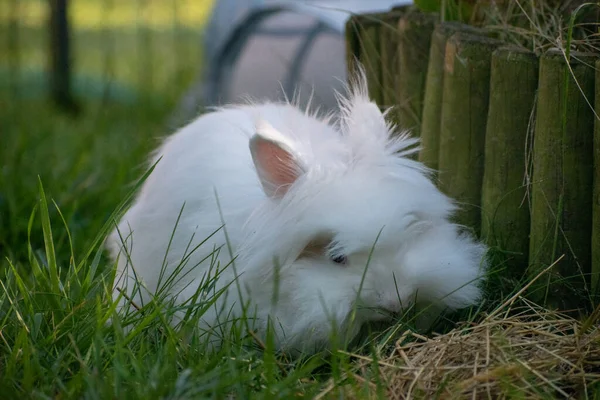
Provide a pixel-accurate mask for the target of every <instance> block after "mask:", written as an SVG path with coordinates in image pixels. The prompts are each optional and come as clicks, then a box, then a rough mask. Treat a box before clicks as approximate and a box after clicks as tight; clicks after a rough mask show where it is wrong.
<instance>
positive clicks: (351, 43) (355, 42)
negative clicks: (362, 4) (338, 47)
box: [345, 15, 361, 75]
mask: <svg viewBox="0 0 600 400" xmlns="http://www.w3.org/2000/svg"><path fill="white" fill-rule="evenodd" d="M359 23H360V15H353V16H351V17H350V18H348V21H346V28H345V36H346V38H345V39H346V70H347V71H348V75H351V74H353V73H354V72H355V71H356V69H357V65H356V63H357V62H360V57H361V54H360V45H359V44H360V40H359V37H358V36H359V35H360V29H359Z"/></svg>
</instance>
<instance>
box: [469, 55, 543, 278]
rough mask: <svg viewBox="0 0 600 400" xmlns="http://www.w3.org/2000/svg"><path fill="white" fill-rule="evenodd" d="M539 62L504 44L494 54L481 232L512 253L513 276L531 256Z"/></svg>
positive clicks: (510, 256)
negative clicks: (531, 187)
mask: <svg viewBox="0 0 600 400" xmlns="http://www.w3.org/2000/svg"><path fill="white" fill-rule="evenodd" d="M538 70H539V61H538V57H537V56H536V55H535V54H533V53H531V52H528V51H525V50H520V49H515V48H512V47H502V48H499V49H497V50H496V51H494V53H493V54H492V64H491V78H490V102H489V110H488V118H487V127H486V134H485V153H484V174H483V183H482V188H481V234H482V236H483V237H484V238H485V239H486V241H487V243H488V244H490V245H492V246H497V247H498V248H499V249H500V250H501V251H502V253H503V254H505V255H506V256H507V259H506V261H507V266H508V267H509V268H510V272H511V275H512V276H515V277H518V276H519V275H520V274H522V273H523V272H525V269H526V266H527V258H528V256H529V225H530V202H529V197H528V190H527V189H528V187H527V183H528V181H529V179H530V177H531V176H530V175H531V165H530V164H531V159H530V158H531V145H532V144H533V140H532V139H533V125H534V124H533V122H534V113H533V112H534V109H535V98H536V92H537V82H538Z"/></svg>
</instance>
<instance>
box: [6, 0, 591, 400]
mask: <svg viewBox="0 0 600 400" xmlns="http://www.w3.org/2000/svg"><path fill="white" fill-rule="evenodd" d="M72 3H73V8H72V10H71V11H72V14H71V16H72V20H73V24H74V28H75V31H74V66H75V74H76V76H75V80H74V92H75V95H76V97H77V99H78V101H79V103H80V105H81V112H80V113H79V114H78V115H76V116H72V115H68V114H64V113H62V112H61V111H59V110H57V109H56V108H55V107H53V106H52V104H50V103H49V102H48V100H47V98H46V93H45V75H44V72H43V71H44V62H45V60H46V55H45V47H44V46H45V43H46V42H45V40H46V38H45V36H44V27H43V21H44V15H45V14H44V12H45V9H44V5H45V2H43V1H33V0H27V1H20V0H15V1H8V2H5V4H4V5H3V6H2V7H3V8H1V10H2V14H1V19H0V37H2V38H3V39H4V38H8V36H9V35H11V37H12V38H13V39H7V40H6V41H3V42H2V43H3V44H2V46H5V45H6V46H8V47H7V48H6V49H4V48H2V51H3V54H6V57H2V58H0V255H1V258H0V393H1V396H0V397H2V398H7V399H12V398H36V399H38V398H39V399H47V398H57V399H70V398H90V399H95V398H97V399H107V398H114V399H137V398H139V399H153V398H168V399H188V398H190V399H191V398H205V397H210V398H283V399H288V398H296V397H298V398H404V397H402V396H404V395H401V393H409V397H410V395H412V396H416V397H422V398H432V397H435V396H434V395H432V394H431V393H437V395H438V396H441V398H444V397H443V395H441V393H443V392H442V389H444V388H446V387H447V386H448V385H452V384H453V383H452V382H449V381H448V379H455V380H456V382H455V383H456V387H457V390H465V387H467V389H468V388H470V386H469V385H474V384H475V383H477V382H475V383H474V381H470V380H469V379H475V381H476V380H477V379H481V380H485V379H488V380H489V381H490V382H492V381H493V382H495V383H494V384H495V385H496V386H493V388H494V390H496V389H498V388H500V389H501V390H500V389H498V390H500V391H501V392H502V393H504V396H505V397H507V398H552V397H560V396H563V394H567V395H568V394H569V393H582V390H581V387H580V386H578V385H581V384H583V385H586V384H588V383H589V382H594V384H595V385H597V382H598V380H599V379H600V375H599V374H598V364H597V360H598V357H600V355H598V354H597V352H598V348H600V346H598V340H599V339H598V337H599V334H598V328H597V327H594V326H596V325H597V324H596V319H595V318H597V317H598V315H594V316H592V317H591V318H590V319H588V320H585V321H583V322H582V321H577V320H574V319H571V318H570V317H567V316H562V315H558V314H555V313H551V312H549V311H547V310H543V309H540V308H539V307H537V306H535V305H533V304H531V303H529V302H527V301H526V300H523V299H521V298H520V296H519V294H520V292H519V291H520V288H521V287H522V282H512V281H511V282H506V281H504V280H502V278H501V274H499V275H498V276H499V278H498V279H495V280H493V282H492V283H491V284H490V287H488V293H491V294H490V295H489V296H488V298H487V299H486V301H485V302H484V303H483V304H482V306H481V308H480V309H479V310H465V311H464V312H462V313H459V314H458V315H454V316H452V317H453V319H454V320H458V319H460V320H462V321H465V322H464V324H463V325H461V327H459V328H458V330H454V331H453V330H452V328H454V324H452V323H449V322H450V321H448V320H444V321H441V322H440V324H438V325H437V326H436V328H437V330H438V331H441V332H443V333H445V335H443V336H436V339H435V340H437V342H429V341H427V340H426V338H424V337H423V336H421V333H426V334H428V333H429V332H418V331H417V330H416V328H414V326H413V324H412V323H411V321H410V316H407V317H406V318H405V319H404V320H403V321H399V322H397V323H396V324H395V325H394V326H391V327H386V328H385V329H381V328H380V329H376V328H378V327H372V328H374V329H373V331H372V332H371V331H370V329H365V332H364V335H363V337H364V338H363V339H362V340H361V341H360V342H359V343H357V344H356V346H355V347H354V348H353V349H352V352H347V351H341V350H340V351H336V350H333V351H331V352H327V353H321V354H317V355H315V356H312V357H304V358H301V359H297V360H291V359H288V358H287V357H286V356H285V355H275V354H274V352H273V351H272V349H271V343H269V342H267V343H260V342H257V341H256V340H255V339H254V338H252V337H249V338H244V339H241V340H239V341H232V342H225V345H224V347H223V348H222V349H220V350H219V351H217V352H216V353H208V352H206V351H205V350H206V344H205V342H204V340H203V338H202V336H201V335H200V333H199V332H197V331H196V330H194V329H182V330H175V329H173V328H172V327H171V326H170V325H169V324H168V323H166V322H165V320H164V318H161V314H160V311H161V307H162V306H167V305H164V304H154V305H151V306H150V307H148V308H147V309H145V310H144V312H141V313H139V315H137V316H134V317H133V318H134V319H135V321H134V322H133V326H134V328H133V329H132V330H130V331H125V330H124V329H122V323H121V322H123V323H125V322H126V321H121V322H120V321H118V320H115V321H116V322H115V323H114V324H113V325H109V324H107V322H108V320H109V319H111V318H112V319H113V320H114V317H115V314H114V312H115V310H114V305H113V303H112V301H111V298H110V293H111V290H110V289H111V282H112V271H113V268H112V267H113V266H112V264H111V263H110V262H109V261H108V259H107V258H106V255H105V254H104V253H103V250H102V247H101V241H102V240H103V238H104V235H105V234H106V232H107V229H108V228H110V225H109V224H108V223H109V221H110V217H111V215H113V213H114V212H115V211H116V210H118V209H119V207H120V205H121V204H122V203H123V202H124V201H126V200H127V198H128V196H129V194H130V193H131V191H132V190H133V189H135V183H136V181H137V180H138V179H139V178H140V177H141V176H142V175H143V173H144V172H145V167H146V165H145V161H146V157H147V154H148V152H149V151H151V150H152V149H154V148H155V147H156V144H157V141H158V139H159V138H160V137H161V136H164V135H166V134H168V133H169V129H168V128H167V125H168V121H169V117H170V116H171V115H172V112H173V111H174V110H175V107H176V105H177V102H178V100H179V99H180V96H181V95H182V93H183V92H184V91H185V89H187V88H188V87H189V85H190V84H191V83H192V80H193V79H194V77H195V76H196V74H197V72H198V70H199V68H200V66H201V65H200V64H201V48H200V43H201V35H200V34H201V26H202V24H203V22H204V19H205V18H206V15H207V10H208V9H209V6H210V2H206V1H204V2H203V1H192V0H185V1H183V0H182V1H178V2H175V1H162V2H154V3H152V4H153V6H152V7H149V8H145V9H144V12H139V10H140V9H141V8H138V7H141V6H142V4H143V3H145V2H142V1H139V2H134V1H128V2H117V1H114V0H113V1H111V0H106V1H101V0H87V1H84V0H78V1H73V2H72ZM16 4H19V6H18V7H19V9H18V13H19V15H21V19H20V21H21V24H20V28H19V31H18V35H16V36H15V35H14V33H15V31H13V30H10V28H9V24H8V23H7V21H8V18H9V16H10V15H11V13H12V12H15V9H12V11H11V8H10V7H11V6H12V7H16V6H15V5H16ZM174 4H175V5H177V7H174V6H173V5H174ZM131 21H136V23H135V24H131ZM174 21H175V22H177V23H174ZM14 38H16V39H14ZM10 40H16V43H17V44H18V47H16V48H15V47H10ZM15 49H16V50H15ZM149 66H151V68H150V67H149ZM15 71H18V74H15ZM501 267H502V266H501V265H498V266H495V270H501ZM506 288H508V289H506ZM509 310H512V311H514V312H512V313H509V312H508V311H509ZM540 321H543V322H544V323H543V326H542V325H540ZM475 322H479V324H475ZM515 327H516V328H515ZM368 328H371V327H368ZM517 328H518V329H517ZM519 329H520V330H519ZM574 332H575V333H576V334H577V335H575V336H574ZM490 338H491V339H490ZM523 338H532V340H529V341H527V340H523ZM549 338H551V339H552V341H551V345H549V347H548V349H550V350H548V351H550V352H551V355H550V356H548V357H546V358H543V357H540V358H539V359H537V360H538V361H539V360H542V361H539V362H536V360H534V358H535V357H537V354H538V353H539V351H538V350H536V349H537V348H534V347H532V344H531V343H532V342H534V343H533V344H534V345H535V344H537V343H542V342H543V341H544V340H548V341H550V339H549ZM575 339H577V340H575ZM486 343H487V347H486ZM490 343H491V345H490ZM549 343H550V342H549ZM436 346H437V347H436ZM463 346H464V347H463ZM490 346H491V347H492V348H493V350H492V353H493V356H492V357H490V353H489V351H490V350H489V349H490ZM586 346H587V347H586ZM457 349H459V350H457ZM486 351H487V353H486ZM441 354H448V355H449V356H448V357H449V358H448V359H446V360H443V361H440V363H447V364H448V365H450V366H451V369H449V370H448V371H450V370H451V373H450V374H446V372H444V371H446V370H444V369H443V368H441V369H439V370H438V371H437V373H432V372H431V371H429V372H427V374H424V375H423V377H424V378H423V377H422V378H423V379H425V378H426V379H428V380H427V382H428V383H427V384H426V385H425V386H426V387H428V388H429V389H431V388H433V389H431V391H427V390H425V389H424V387H425V386H420V385H416V384H415V382H416V381H417V379H419V376H420V374H422V372H423V371H424V367H423V366H424V365H426V363H425V361H427V360H433V359H436V360H437V358H436V357H438V356H439V357H441ZM486 354H487V356H488V364H489V365H490V366H491V367H490V368H489V370H488V372H487V373H486V374H483V375H481V374H480V375H477V371H475V372H474V371H473V367H472V365H479V364H478V362H479V361H478V360H483V359H484V358H485V355H486ZM450 355H451V356H452V357H450ZM480 357H481V358H480ZM403 360H404V361H406V360H409V361H406V362H404V361H403ZM515 360H516V361H515ZM590 360H591V361H590ZM510 363H512V364H510ZM519 363H520V364H519ZM488 364H486V365H488ZM508 364H510V365H518V367H515V368H513V369H510V368H505V369H502V366H503V365H508ZM446 366H447V365H446ZM492 367H493V368H492ZM452 368H453V369H452ZM543 368H547V369H548V370H549V371H550V372H549V373H548V374H550V375H548V374H546V373H545V372H544V373H543V374H542V373H540V372H539V371H545V369H543ZM569 368H570V369H569ZM419 371H420V372H419ZM552 374H553V375H552ZM584 374H590V376H592V377H591V378H590V380H589V381H586V380H584V379H583V376H584ZM594 374H595V375H594ZM425 375H427V376H426V377H425ZM473 376H477V377H478V378H472V377H473ZM482 376H483V377H482ZM540 376H542V378H540ZM479 383H480V382H479ZM427 385H429V386H427ZM461 385H462V386H461ZM465 385H466V386H465ZM559 386H560V388H559V389H558V390H557V389H556V388H557V387H559ZM489 387H490V388H491V387H492V386H491V384H490V386H489ZM418 388H420V389H418ZM586 389H588V390H589V389H593V388H591V387H590V388H586ZM488 390H490V391H491V390H492V389H488ZM592 392H593V391H592V390H589V393H592ZM396 393H397V397H396V395H395V394H396ZM490 393H491V392H490ZM494 393H497V392H494ZM598 393H600V392H596V395H598ZM479 394H480V395H481V396H486V395H485V391H484V392H479ZM469 396H470V394H469ZM563 397H564V396H563Z"/></svg>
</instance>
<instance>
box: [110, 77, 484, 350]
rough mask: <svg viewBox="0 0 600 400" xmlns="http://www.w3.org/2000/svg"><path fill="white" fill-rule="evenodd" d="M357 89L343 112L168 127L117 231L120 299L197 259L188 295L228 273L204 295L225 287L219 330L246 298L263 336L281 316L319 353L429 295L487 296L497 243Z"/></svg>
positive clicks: (279, 330)
mask: <svg viewBox="0 0 600 400" xmlns="http://www.w3.org/2000/svg"><path fill="white" fill-rule="evenodd" d="M349 93H350V94H349V95H348V96H347V97H342V96H339V98H340V112H339V115H337V116H335V118H334V117H329V118H318V117H316V116H315V115H312V114H310V113H309V112H305V111H301V110H299V109H298V108H297V107H296V106H294V105H293V104H289V103H284V104H272V103H266V104H251V105H244V106H232V107H226V108H222V109H218V110H216V111H214V112H211V113H208V114H205V115H202V116H200V117H199V118H198V119H196V120H195V121H193V122H191V123H190V124H189V125H187V126H185V127H184V128H182V129H180V130H179V131H178V132H176V133H175V134H174V135H172V136H170V137H169V138H167V139H166V140H165V141H164V143H163V144H162V146H160V148H159V149H158V151H157V152H156V153H155V154H154V156H153V158H152V163H153V164H154V163H156V162H157V161H158V163H157V164H156V168H155V170H154V171H153V172H152V173H151V174H150V176H149V177H148V179H147V180H146V182H145V183H144V184H143V186H142V187H141V189H140V192H139V194H138V196H137V198H136V200H135V202H134V204H133V205H132V207H131V208H130V209H129V210H128V212H127V213H126V214H125V215H124V217H123V219H122V220H121V221H120V223H119V224H118V228H117V229H116V230H115V231H114V232H113V233H112V234H111V235H110V236H109V238H108V247H109V249H110V252H111V255H112V257H113V258H114V259H117V258H118V272H119V273H123V272H124V274H123V275H124V276H123V278H122V279H118V278H119V274H118V275H117V282H116V284H115V286H116V288H115V298H117V296H119V293H120V292H121V291H123V293H125V294H127V296H128V298H130V299H131V300H132V301H133V302H134V303H135V302H137V303H138V304H139V303H144V302H147V301H148V299H150V298H151V295H152V294H153V293H154V292H155V291H157V286H158V285H159V281H161V279H162V282H164V281H165V280H166V279H167V277H168V275H169V274H170V273H172V272H173V271H174V270H176V269H177V268H181V267H178V266H181V265H183V269H182V271H180V277H179V278H177V279H175V282H174V283H173V284H172V285H171V287H170V288H169V293H170V294H171V295H172V296H174V299H175V301H176V302H178V303H183V302H185V301H188V300H190V299H191V298H193V296H194V294H195V293H196V291H197V290H198V287H199V286H201V285H204V286H205V287H208V286H210V285H207V284H206V281H207V279H208V276H212V277H214V276H215V274H216V270H217V269H219V273H220V275H219V276H218V278H217V279H216V281H215V284H214V285H213V286H212V287H211V288H210V289H205V291H204V293H203V294H201V295H200V296H199V297H198V298H195V300H196V302H197V303H199V304H200V303H201V302H206V301H207V298H208V297H210V296H211V295H213V294H214V292H216V291H219V290H223V294H222V295H221V296H220V297H219V298H218V300H217V301H216V302H215V303H214V304H213V305H212V306H210V307H209V309H208V310H207V311H206V312H205V313H204V314H203V315H202V317H201V325H202V327H203V328H205V329H208V330H210V329H213V328H214V329H215V332H216V331H218V330H219V329H221V327H222V326H223V323H224V322H225V320H231V319H233V318H234V317H239V316H241V314H242V309H243V307H242V306H243V305H244V304H246V305H247V306H248V309H246V313H247V315H248V316H249V317H252V318H251V319H252V327H251V329H253V330H254V332H255V334H256V335H258V336H259V337H262V338H263V339H264V336H265V334H266V331H267V323H268V321H269V320H270V321H271V324H270V325H271V326H272V327H273V328H274V332H275V334H276V339H275V343H276V346H277V348H278V349H280V350H287V351H304V352H311V351H316V350H319V349H322V348H325V347H327V346H328V344H329V343H330V342H329V339H330V336H331V334H332V332H333V331H334V329H335V330H336V332H338V334H340V333H341V334H344V335H345V336H346V337H347V338H352V337H353V336H355V335H356V333H358V330H359V327H360V325H361V324H363V323H365V322H367V321H371V320H377V319H382V318H385V316H386V314H387V315H389V313H386V312H400V311H402V310H403V309H404V308H405V307H407V306H409V305H410V304H411V303H412V302H413V301H414V300H415V296H418V300H420V301H429V302H433V303H435V304H438V305H440V304H441V305H443V306H446V307H449V308H451V309H456V308H461V307H464V306H469V305H472V304H475V303H476V302H477V301H478V299H479V298H480V294H481V291H480V288H479V283H480V282H479V281H480V279H481V278H482V276H483V273H484V272H485V262H484V253H485V250H486V248H485V247H484V246H483V245H482V244H480V243H478V242H476V241H475V240H473V239H472V238H470V237H469V236H468V235H466V234H464V233H461V230H460V228H459V227H458V226H456V225H454V224H452V223H451V222H450V221H449V217H450V216H451V214H452V212H453V211H454V209H455V207H454V205H453V203H452V202H451V201H450V199H448V198H447V197H446V196H444V195H443V194H442V193H440V192H439V191H438V190H437V189H436V187H435V186H434V185H433V184H432V183H431V181H430V180H429V178H428V171H427V170H426V169H425V168H424V167H423V166H422V165H421V164H419V163H418V162H416V161H414V160H412V159H410V158H408V157H407V156H409V155H411V154H414V153H415V152H416V151H418V148H417V147H416V146H415V145H416V144H417V140H415V139H412V138H409V136H407V134H405V133H402V134H399V135H396V134H394V132H393V127H392V126H391V125H390V124H388V123H386V120H385V114H382V113H381V112H380V111H379V109H378V107H377V106H376V105H375V104H374V103H373V102H371V101H370V100H369V98H368V95H367V85H366V80H365V78H364V74H362V73H361V74H359V76H358V79H356V80H355V81H354V82H353V84H352V85H351V88H350V91H349ZM184 203H185V205H184ZM176 223H177V226H176ZM175 226H176V229H175ZM220 227H222V228H221V229H219V228H220ZM214 232H216V233H215V234H213V233H214ZM211 234H213V235H212V236H211ZM207 238H208V240H207ZM203 241H204V242H203ZM123 243H125V248H126V249H127V251H126V252H125V251H123ZM200 243H202V244H201V245H200V246H199V247H198V245H199V244H200ZM196 247H197V248H196ZM215 249H217V251H215ZM167 250H168V254H167ZM126 253H127V254H126ZM211 253H212V255H211ZM165 254H167V256H166V257H165ZM232 256H234V257H235V260H234V262H233V263H232V262H231V260H232ZM163 261H164V265H165V267H164V273H163V272H161V271H162V267H163ZM132 266H133V270H134V271H135V274H134V273H133V271H132ZM163 274H164V276H162V277H161V275H163ZM236 276H237V279H234V277H236ZM136 277H137V279H138V280H140V281H141V282H142V284H143V288H142V289H141V290H140V291H138V292H136V293H133V291H132V289H133V287H134V282H135V279H136ZM232 282H233V283H232ZM228 285H229V286H228ZM208 292H210V293H208ZM240 296H241V297H242V299H241V300H240ZM129 304H131V303H130V301H129V300H126V299H124V298H121V306H128V305H129ZM380 311H382V312H380ZM225 326H227V325H225ZM215 335H216V334H215ZM216 344H217V345H218V344H219V342H218V341H217V343H216Z"/></svg>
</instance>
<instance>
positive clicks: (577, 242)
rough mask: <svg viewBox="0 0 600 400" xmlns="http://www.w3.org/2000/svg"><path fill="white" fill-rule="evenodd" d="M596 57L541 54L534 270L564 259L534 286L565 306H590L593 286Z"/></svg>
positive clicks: (535, 292) (538, 294)
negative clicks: (568, 61)
mask: <svg viewBox="0 0 600 400" xmlns="http://www.w3.org/2000/svg"><path fill="white" fill-rule="evenodd" d="M594 61H595V57H594V56H591V55H585V54H573V53H572V54H571V63H570V71H569V68H568V65H567V63H566V61H565V55H564V54H563V53H562V52H560V51H549V52H547V53H546V54H544V55H543V56H542V58H541V60H540V71H539V90H538V104H537V118H536V126H535V134H534V145H533V151H534V153H533V175H532V185H531V187H532V192H531V193H532V208H531V237H530V250H529V262H530V274H531V276H532V277H533V276H536V275H537V274H538V273H539V272H540V271H543V270H544V269H545V268H547V267H548V266H549V265H551V264H552V263H554V262H555V261H556V260H558V259H559V257H561V256H564V257H563V258H562V259H561V261H559V262H558V263H556V265H555V266H554V268H553V269H552V270H551V271H550V272H549V273H548V274H547V275H545V276H544V277H543V279H540V280H539V281H538V282H537V283H536V284H534V285H533V286H532V290H531V292H530V295H531V296H532V297H533V299H534V300H536V301H540V302H544V303H546V304H547V305H549V306H552V307H558V308H559V309H562V310H571V309H573V308H579V307H581V306H583V305H586V304H587V292H588V291H589V274H590V263H591V237H592V218H591V216H592V196H593V193H592V182H593V135H594V113H593V108H592V107H591V104H593V103H592V101H593V99H594V94H595V93H594V92H595V87H594V75H595V73H594V67H593V66H594ZM584 96H585V97H584ZM586 98H587V100H588V101H589V102H590V103H588V102H587V101H586Z"/></svg>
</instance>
